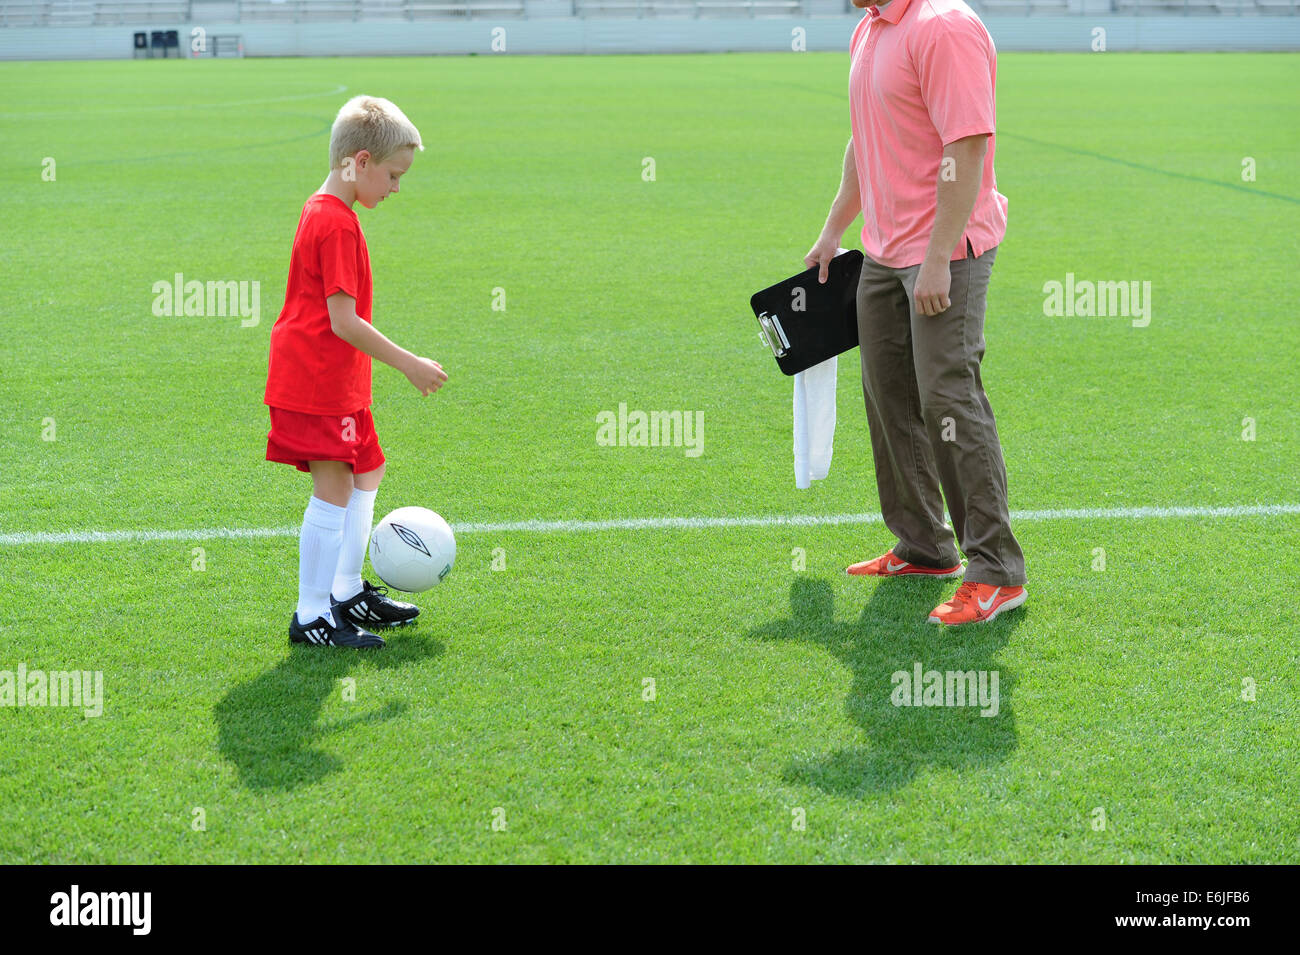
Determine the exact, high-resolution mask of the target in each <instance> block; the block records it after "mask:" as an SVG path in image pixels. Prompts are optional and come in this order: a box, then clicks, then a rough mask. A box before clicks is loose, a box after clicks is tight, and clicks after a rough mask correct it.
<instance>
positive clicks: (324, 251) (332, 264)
mask: <svg viewBox="0 0 1300 955" xmlns="http://www.w3.org/2000/svg"><path fill="white" fill-rule="evenodd" d="M359 251H360V249H359V240H358V237H357V235H356V233H354V232H353V231H352V230H350V229H331V230H330V231H328V232H326V233H325V235H324V236H323V237H322V238H321V242H320V275H321V284H322V285H323V286H324V287H325V297H326V298H329V297H330V296H331V295H333V294H334V293H335V292H343V293H344V294H346V295H351V296H352V297H353V298H360V297H361V296H360V295H359V294H358V293H359V292H360V289H361V276H360V274H359V273H358V269H357V260H358V259H359V258H360V256H359V254H358V253H359Z"/></svg>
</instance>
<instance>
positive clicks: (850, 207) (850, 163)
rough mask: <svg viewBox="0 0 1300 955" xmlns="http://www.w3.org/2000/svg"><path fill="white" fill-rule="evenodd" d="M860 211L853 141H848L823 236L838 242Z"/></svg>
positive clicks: (859, 193)
mask: <svg viewBox="0 0 1300 955" xmlns="http://www.w3.org/2000/svg"><path fill="white" fill-rule="evenodd" d="M861 211H862V195H861V190H860V189H859V188H858V166H857V162H856V161H855V159H854V156H853V140H852V139H850V140H849V145H848V148H846V149H845V150H844V171H843V173H842V174H841V176H840V188H839V191H838V192H836V193H835V201H834V202H832V203H831V211H830V214H829V215H827V216H826V225H824V226H823V227H822V234H823V235H827V234H829V235H831V236H833V237H834V238H835V240H836V241H837V242H838V241H839V239H840V237H841V236H842V235H844V230H845V229H847V228H848V227H849V225H850V224H851V223H852V222H853V220H854V219H856V218H857V217H858V213H860V212H861Z"/></svg>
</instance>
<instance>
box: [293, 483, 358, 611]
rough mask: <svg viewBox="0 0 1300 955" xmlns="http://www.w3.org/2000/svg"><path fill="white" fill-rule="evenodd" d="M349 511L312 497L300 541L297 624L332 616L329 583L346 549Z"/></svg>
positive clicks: (303, 521)
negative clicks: (345, 535) (344, 533)
mask: <svg viewBox="0 0 1300 955" xmlns="http://www.w3.org/2000/svg"><path fill="white" fill-rule="evenodd" d="M347 512H348V509H347V508H345V507H336V506H334V505H333V504H331V503H329V502H328V501H322V500H321V499H320V498H318V497H313V498H312V499H311V500H310V501H308V502H307V511H306V512H305V513H304V514H303V516H302V536H301V537H299V538H298V622H299V623H300V624H308V623H311V622H312V621H313V620H315V619H316V618H317V617H324V618H325V619H326V620H332V619H333V618H332V617H331V616H330V584H331V583H333V581H334V568H335V567H337V566H338V563H339V550H340V548H341V547H342V546H343V519H344V517H345V516H346V514H347Z"/></svg>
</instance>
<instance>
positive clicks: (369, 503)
mask: <svg viewBox="0 0 1300 955" xmlns="http://www.w3.org/2000/svg"><path fill="white" fill-rule="evenodd" d="M378 493H379V492H378V491H363V490H361V488H353V489H352V499H351V500H349V501H348V516H347V519H346V520H345V521H344V523H343V548H342V549H341V550H340V551H339V562H338V566H337V567H336V568H335V569H334V599H335V600H347V599H348V598H349V597H355V596H356V595H357V594H359V593H361V564H362V563H363V562H364V561H365V559H366V545H368V544H369V543H370V527H371V525H372V524H374V522H375V495H376V494H378Z"/></svg>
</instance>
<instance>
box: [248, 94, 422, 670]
mask: <svg viewBox="0 0 1300 955" xmlns="http://www.w3.org/2000/svg"><path fill="white" fill-rule="evenodd" d="M417 149H419V150H421V151H423V150H424V145H423V144H422V143H421V142H420V133H419V131H418V130H417V129H416V128H415V126H414V125H412V124H411V121H410V120H409V119H407V118H406V116H405V115H404V114H403V113H402V111H401V110H400V109H398V108H397V107H396V106H394V105H393V104H392V103H390V102H389V101H388V100H386V99H380V98H378V97H374V96H356V97H354V98H352V99H350V100H348V102H347V103H346V104H344V106H343V108H342V109H341V110H339V114H338V117H337V118H336V119H335V120H334V126H333V128H332V129H331V131H330V173H329V177H328V178H327V179H326V180H325V183H324V185H322V186H321V187H320V189H319V190H318V191H317V192H316V193H315V194H313V195H312V196H311V198H309V199H308V200H307V202H306V204H305V205H304V206H303V210H302V216H301V217H300V218H299V220H298V231H297V234H296V235H295V236H294V240H293V253H292V255H291V256H290V259H289V281H288V284H287V285H286V287H285V293H284V309H283V310H282V311H281V312H280V317H279V318H278V319H276V322H275V327H274V328H272V330H271V359H270V367H269V369H268V371H267V378H266V397H265V401H266V404H267V405H269V406H270V413H271V432H270V434H269V435H267V440H266V459H267V460H268V461H279V462H282V463H284V464H292V465H294V466H295V467H297V468H298V470H299V471H307V472H310V474H311V479H312V497H311V500H310V501H309V502H308V504H307V511H306V513H305V514H304V515H303V520H302V534H301V536H300V538H299V541H298V608H297V610H296V612H295V613H294V615H293V619H292V620H290V622H289V641H290V642H291V643H306V644H309V645H312V646H336V647H355V648H358V649H361V648H367V647H382V646H384V640H383V638H382V637H380V636H378V635H376V634H374V633H371V632H370V631H369V630H365V629H362V627H361V626H359V624H366V625H367V626H375V625H399V624H405V623H410V622H411V621H413V620H414V619H415V618H416V616H418V615H419V613H420V611H419V610H418V609H417V608H416V607H414V606H413V605H411V604H408V603H401V602H399V601H396V600H392V599H390V598H389V597H388V596H387V593H388V591H387V588H384V587H376V586H374V585H373V584H371V583H370V582H369V581H364V580H362V579H361V564H362V562H363V561H364V560H365V557H366V544H367V543H368V541H369V538H370V527H371V523H372V522H373V520H374V512H375V494H376V492H377V491H378V489H379V482H380V481H381V480H382V479H383V477H384V452H383V450H382V449H381V448H380V447H379V440H378V439H377V438H376V436H375V428H374V421H373V419H372V418H371V415H370V359H371V358H378V359H379V360H380V361H382V362H384V363H385V364H387V365H391V366H392V367H394V368H396V369H397V370H398V371H400V372H402V373H403V374H405V375H406V377H407V378H408V379H410V382H411V384H413V385H414V386H415V387H416V388H417V389H419V391H420V393H421V394H423V395H428V394H432V393H433V392H435V391H437V390H438V389H439V388H441V387H442V385H443V384H444V383H445V382H446V381H447V375H446V373H445V372H444V371H443V370H442V366H441V365H439V364H438V363H437V362H436V361H431V360H430V359H428V358H420V357H418V356H416V355H413V354H411V353H410V352H408V351H406V350H405V349H403V348H399V347H398V346H397V345H395V344H393V343H392V342H391V341H389V340H388V339H387V338H386V337H384V335H383V334H381V333H380V332H379V330H378V329H376V328H375V327H374V326H373V325H372V324H371V323H370V304H371V284H370V256H369V253H368V252H367V250H366V240H365V237H364V236H363V235H362V234H361V224H360V222H359V221H358V219H357V215H356V213H355V212H353V211H352V205H353V203H355V202H360V203H361V204H362V205H363V206H365V207H366V208H367V209H373V208H374V207H375V206H377V205H378V204H379V203H380V202H382V201H383V200H384V199H385V198H386V197H388V196H389V195H390V194H392V193H395V192H397V191H398V180H399V179H400V178H401V176H402V174H403V173H404V172H406V171H407V169H409V168H410V166H411V161H412V160H413V159H414V158H415V150H417Z"/></svg>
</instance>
